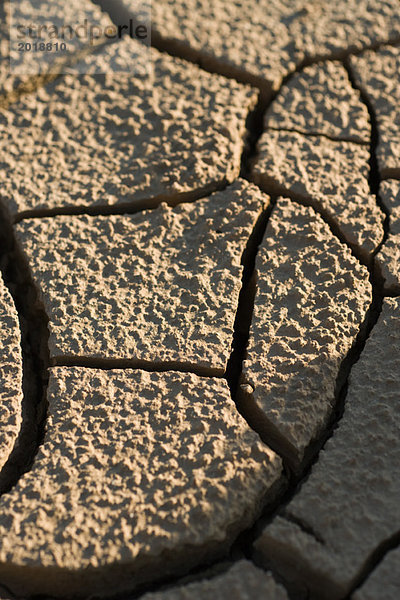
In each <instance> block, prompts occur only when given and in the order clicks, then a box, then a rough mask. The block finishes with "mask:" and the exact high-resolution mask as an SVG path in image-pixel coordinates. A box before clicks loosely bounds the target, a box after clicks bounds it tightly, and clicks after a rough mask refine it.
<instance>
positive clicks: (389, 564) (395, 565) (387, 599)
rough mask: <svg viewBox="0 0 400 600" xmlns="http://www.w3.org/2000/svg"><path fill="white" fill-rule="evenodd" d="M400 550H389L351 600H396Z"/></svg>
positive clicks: (399, 570)
mask: <svg viewBox="0 0 400 600" xmlns="http://www.w3.org/2000/svg"><path fill="white" fill-rule="evenodd" d="M399 565H400V548H396V549H395V550H391V551H390V552H388V554H386V556H385V557H384V559H383V560H382V562H380V563H379V564H378V566H377V567H375V569H374V570H373V571H372V573H371V574H370V575H369V577H368V579H367V580H366V581H365V583H364V584H363V585H362V586H361V587H360V589H358V590H357V591H356V593H355V594H353V595H352V600H376V599H377V598H379V600H398V598H399V591H400V569H399Z"/></svg>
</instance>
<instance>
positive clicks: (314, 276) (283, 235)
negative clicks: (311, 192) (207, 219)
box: [240, 199, 372, 470]
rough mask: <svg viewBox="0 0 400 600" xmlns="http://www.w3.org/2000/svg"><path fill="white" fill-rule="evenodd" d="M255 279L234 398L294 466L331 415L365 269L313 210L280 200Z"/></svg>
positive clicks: (362, 314) (368, 292)
mask: <svg viewBox="0 0 400 600" xmlns="http://www.w3.org/2000/svg"><path fill="white" fill-rule="evenodd" d="M256 278H257V279H256V282H257V287H256V295H255V302H254V313H253V319H252V324H251V329H250V341H249V346H248V349H247V358H246V360H245V362H244V366H243V385H242V387H241V396H242V397H241V400H240V403H241V406H242V409H243V411H245V413H244V414H246V417H247V418H248V419H249V420H250V421H251V422H252V423H253V426H254V428H256V430H257V431H259V432H260V433H261V434H262V437H263V438H264V439H268V440H270V443H271V444H272V445H273V446H274V447H275V449H278V451H279V452H280V453H282V455H283V456H285V457H286V458H287V460H288V461H289V463H290V465H291V466H292V468H293V469H295V470H297V469H299V468H300V467H301V465H302V463H303V459H304V457H305V453H306V450H307V448H308V447H309V445H310V443H311V442H312V441H313V440H314V439H315V438H317V437H318V436H319V435H320V433H321V432H322V430H323V429H324V428H325V426H326V424H327V422H328V421H329V419H330V417H331V415H332V410H333V406H334V404H335V396H336V393H337V391H338V386H340V383H342V382H340V381H338V375H339V372H340V366H341V364H342V362H343V360H344V359H345V357H346V355H347V353H348V351H349V350H350V348H351V347H352V346H353V344H354V342H355V339H356V336H357V334H358V333H359V331H360V329H361V328H362V327H363V324H364V321H365V318H366V314H367V312H368V309H369V306H370V303H371V298H372V289H371V285H370V283H369V279H368V270H367V269H366V267H364V266H362V265H360V263H358V261H357V260H356V259H355V258H354V257H353V256H352V254H351V252H350V250H349V249H348V248H347V247H346V246H344V245H343V244H341V243H340V242H339V240H338V239H337V238H336V237H335V236H334V235H333V234H332V233H331V231H330V229H329V227H328V226H327V225H326V224H325V223H324V221H323V220H322V219H321V217H320V216H319V215H317V214H316V213H315V212H314V210H313V209H312V208H309V207H303V206H299V205H296V204H294V203H292V202H291V201H290V200H287V199H280V200H278V203H277V206H276V207H275V208H274V210H273V213H272V216H271V218H270V221H269V224H268V227H267V230H266V234H265V237H264V240H263V242H262V245H261V247H260V250H259V253H258V256H257V260H256Z"/></svg>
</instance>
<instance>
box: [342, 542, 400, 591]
mask: <svg viewBox="0 0 400 600" xmlns="http://www.w3.org/2000/svg"><path fill="white" fill-rule="evenodd" d="M399 546H400V531H396V533H394V534H393V535H391V536H390V537H388V538H387V539H386V540H384V541H383V542H381V543H380V544H379V545H378V546H377V548H375V550H373V552H371V554H370V555H369V557H368V559H367V560H366V562H365V564H364V567H363V568H362V570H361V572H360V573H359V575H358V577H357V580H356V582H355V583H354V585H353V587H352V589H351V591H350V593H349V594H348V596H346V598H350V597H351V596H352V594H354V592H355V591H356V590H357V589H358V588H360V587H361V586H362V585H363V583H364V582H365V581H366V580H367V579H368V577H369V576H370V575H371V574H372V572H373V571H374V570H375V569H376V568H377V567H378V566H379V565H380V563H381V562H382V561H383V560H384V559H385V557H386V555H387V554H388V553H389V552H391V551H392V550H395V549H397V548H398V547H399Z"/></svg>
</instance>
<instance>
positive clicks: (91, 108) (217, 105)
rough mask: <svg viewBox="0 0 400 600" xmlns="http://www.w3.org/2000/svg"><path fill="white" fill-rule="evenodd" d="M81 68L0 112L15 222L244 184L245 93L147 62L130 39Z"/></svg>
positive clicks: (250, 99)
mask: <svg viewBox="0 0 400 600" xmlns="http://www.w3.org/2000/svg"><path fill="white" fill-rule="evenodd" d="M132 65H134V66H135V70H134V72H132V68H133V67H132ZM151 67H152V68H151ZM99 69H100V74H99V73H98V70H99ZM124 69H125V71H126V72H124ZM75 70H77V71H78V72H79V71H82V72H83V73H82V74H77V73H76V72H72V71H71V73H70V74H67V75H64V76H63V77H60V78H58V79H57V80H56V81H54V82H52V83H50V84H48V85H46V86H44V87H41V88H40V89H38V90H37V92H36V93H35V94H33V95H26V96H23V97H22V98H21V99H20V100H19V101H18V102H17V103H15V104H13V105H12V107H11V108H10V109H9V110H3V111H2V113H1V114H0V154H1V157H2V158H1V163H0V179H1V181H2V199H3V201H4V203H5V205H6V207H7V209H8V211H9V213H10V214H11V215H12V216H14V217H15V216H16V215H18V218H21V216H25V217H26V216H29V215H32V214H34V215H38V214H39V215H43V214H49V213H50V214H51V213H52V211H55V212H61V211H63V212H74V211H78V210H79V208H80V209H82V207H91V208H92V209H93V210H94V207H96V208H97V209H98V207H102V210H103V212H104V211H106V210H107V209H108V210H110V211H112V210H113V208H112V207H114V210H115V205H118V207H119V209H121V208H123V207H127V206H129V207H130V208H132V207H135V208H136V209H139V208H144V207H150V206H155V205H157V204H160V202H161V201H163V200H167V201H168V202H169V203H170V204H175V203H177V202H178V201H181V200H184V199H196V198H199V197H201V196H203V195H206V194H208V193H210V192H212V191H215V190H216V189H219V188H220V187H222V186H223V185H225V184H226V183H227V182H229V183H230V182H232V181H234V180H235V179H236V178H237V177H238V175H239V170H240V161H241V155H242V151H243V146H244V141H243V138H244V136H245V134H246V118H247V116H248V114H249V111H251V110H252V108H253V107H254V105H255V103H256V100H257V93H256V91H255V90H252V89H251V88H250V87H249V86H244V85H240V84H238V83H237V82H236V81H233V80H228V79H225V78H224V77H221V76H218V75H211V74H210V73H206V72H205V71H202V70H201V69H200V68H198V67H197V66H195V65H192V64H187V63H185V62H184V61H182V60H179V59H175V58H172V57H171V56H169V55H167V54H162V53H160V52H158V51H156V50H154V51H153V54H152V60H150V59H149V58H148V56H147V54H145V55H143V51H142V45H141V44H140V43H139V42H137V41H135V40H132V39H131V38H130V37H129V36H125V37H124V38H123V39H122V40H120V41H118V42H115V43H114V44H111V45H110V44H109V45H108V46H106V47H103V48H102V49H101V51H100V50H99V51H98V52H97V53H94V54H91V55H90V56H87V57H86V58H85V59H82V61H81V62H80V63H79V64H78V65H77V66H76V69H75ZM104 70H106V73H105V74H101V73H103V71H104ZM107 207H108V208H107Z"/></svg>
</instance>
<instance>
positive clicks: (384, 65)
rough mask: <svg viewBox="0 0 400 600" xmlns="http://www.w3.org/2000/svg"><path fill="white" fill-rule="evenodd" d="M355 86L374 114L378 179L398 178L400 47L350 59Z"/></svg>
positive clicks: (399, 153)
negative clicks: (364, 97)
mask: <svg viewBox="0 0 400 600" xmlns="http://www.w3.org/2000/svg"><path fill="white" fill-rule="evenodd" d="M351 66H352V68H353V71H354V76H355V79H356V81H357V83H358V85H360V86H361V88H362V89H363V90H364V91H365V93H366V95H367V96H368V98H369V99H370V101H371V104H372V106H373V109H374V111H375V114H376V120H377V125H378V134H379V143H378V147H377V150H376V153H377V158H378V165H379V170H380V174H381V177H383V178H390V177H396V178H397V179H399V178H400V158H399V157H400V85H399V84H400V76H399V73H400V47H399V46H397V47H387V48H381V49H380V50H378V51H376V52H372V51H371V52H365V53H363V54H361V55H360V56H352V57H351Z"/></svg>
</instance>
